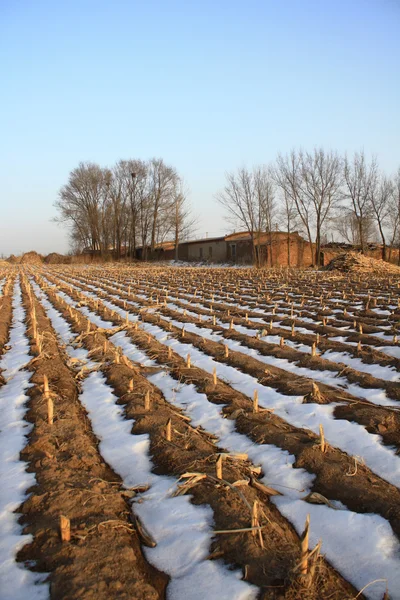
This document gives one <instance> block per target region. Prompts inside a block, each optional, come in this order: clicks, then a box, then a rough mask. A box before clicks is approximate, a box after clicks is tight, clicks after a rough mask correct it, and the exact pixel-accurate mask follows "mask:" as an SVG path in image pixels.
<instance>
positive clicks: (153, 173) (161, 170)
mask: <svg viewBox="0 0 400 600" xmlns="http://www.w3.org/2000/svg"><path fill="white" fill-rule="evenodd" d="M148 173H149V175H148V185H149V191H148V199H149V208H150V211H151V221H152V223H151V240H150V249H151V252H154V248H155V244H156V238H157V235H156V234H157V229H158V227H159V225H160V221H161V222H162V221H164V219H165V217H166V216H167V214H168V213H167V211H168V207H169V206H170V203H171V200H172V198H173V196H174V193H175V188H176V184H177V180H178V174H177V172H176V170H175V169H174V168H173V167H170V166H168V165H166V164H165V163H164V161H163V160H162V159H161V158H157V159H156V158H153V159H152V160H150V161H149V164H148Z"/></svg>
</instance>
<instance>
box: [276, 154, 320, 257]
mask: <svg viewBox="0 0 400 600" xmlns="http://www.w3.org/2000/svg"><path fill="white" fill-rule="evenodd" d="M274 177H275V181H276V183H277V185H278V186H279V188H280V189H281V190H282V193H283V197H284V198H285V202H289V203H292V204H293V205H294V206H295V207H296V211H297V214H298V217H299V219H300V222H301V224H302V226H303V228H304V232H305V234H306V236H307V238H308V243H309V245H310V253H311V261H312V266H314V265H315V256H314V252H313V241H312V209H313V206H312V202H311V200H310V197H309V196H307V195H306V194H304V191H303V186H302V165H301V156H300V153H299V152H297V151H295V150H292V151H291V152H290V154H288V155H286V156H282V155H281V154H278V158H277V160H276V168H275V170H274Z"/></svg>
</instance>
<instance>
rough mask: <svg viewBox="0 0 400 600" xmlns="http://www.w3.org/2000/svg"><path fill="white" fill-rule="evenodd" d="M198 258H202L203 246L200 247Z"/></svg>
mask: <svg viewBox="0 0 400 600" xmlns="http://www.w3.org/2000/svg"><path fill="white" fill-rule="evenodd" d="M200 258H203V248H201V247H200Z"/></svg>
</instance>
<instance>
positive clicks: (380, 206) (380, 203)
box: [370, 176, 395, 260]
mask: <svg viewBox="0 0 400 600" xmlns="http://www.w3.org/2000/svg"><path fill="white" fill-rule="evenodd" d="M394 190H395V188H394V184H393V181H391V180H390V179H388V178H387V177H386V176H382V177H381V178H380V181H379V183H378V185H376V186H373V187H372V188H371V192H370V203H371V212H372V215H373V218H374V219H375V221H376V224H377V226H378V229H379V234H380V236H381V240H382V258H383V260H386V259H387V248H386V233H385V228H386V226H387V225H388V224H389V215H390V208H391V201H392V198H393V194H394Z"/></svg>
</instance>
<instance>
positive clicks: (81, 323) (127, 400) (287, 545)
mask: <svg viewBox="0 0 400 600" xmlns="http://www.w3.org/2000/svg"><path fill="white" fill-rule="evenodd" d="M49 297H50V299H51V301H52V302H53V303H54V305H55V306H56V307H57V308H58V310H60V311H61V312H62V313H63V316H64V318H66V319H67V320H68V321H69V322H70V323H71V324H72V327H73V329H74V330H75V331H76V332H77V333H80V334H81V336H80V339H81V341H82V343H83V344H84V346H85V347H86V348H87V349H89V350H91V352H92V356H93V358H94V359H95V360H98V361H101V362H102V365H103V366H102V370H103V373H104V374H105V376H106V378H107V381H108V383H109V384H110V385H112V387H113V389H114V391H115V393H116V394H117V395H118V396H119V398H120V402H121V403H122V404H123V405H124V406H125V410H126V415H127V417H128V418H133V419H134V420H135V425H134V428H133V433H148V434H149V435H150V441H151V455H152V458H153V461H154V464H155V471H156V472H157V473H169V474H174V475H180V474H182V473H184V472H185V471H188V470H190V471H196V472H201V473H205V474H207V476H208V477H207V479H206V480H205V481H201V482H200V483H199V484H198V485H197V486H195V487H194V488H192V489H191V490H190V494H192V496H193V502H195V503H207V504H209V505H210V506H211V507H212V509H213V511H214V520H215V527H216V529H218V530H219V529H235V528H241V527H248V526H249V522H250V520H251V519H250V517H251V515H250V511H249V510H248V508H247V506H250V507H251V506H252V505H253V503H254V500H255V499H257V500H258V502H259V503H260V506H261V509H262V511H261V514H262V516H261V520H262V523H263V525H264V524H265V530H263V539H264V546H265V547H264V549H261V548H260V546H259V544H258V542H257V539H254V538H253V537H252V536H251V535H250V534H248V533H246V534H244V533H241V534H235V535H233V534H232V535H229V536H227V535H221V536H219V537H218V539H217V541H216V542H215V544H214V545H213V547H212V548H211V549H210V552H211V557H215V558H217V557H223V558H224V559H225V560H226V561H227V562H228V563H230V564H232V563H233V564H236V565H240V566H241V567H242V569H243V571H244V573H245V577H246V579H247V580H249V581H251V582H253V583H255V584H257V585H259V586H260V587H261V588H262V589H263V590H264V594H263V597H265V598H268V599H274V598H276V599H277V598H287V599H289V598H293V599H294V598H298V599H300V598H307V599H308V598H310V599H311V598H315V600H316V599H317V598H321V597H328V596H330V595H332V598H335V599H337V600H339V599H340V600H343V598H347V597H351V595H352V594H353V591H350V590H351V588H350V587H349V586H348V584H346V583H345V582H344V581H343V580H342V579H341V578H340V577H339V576H338V574H337V573H335V571H334V570H333V569H332V568H331V567H329V566H328V565H327V564H326V563H325V562H324V561H322V560H320V561H319V566H318V576H317V577H316V579H315V581H314V583H313V586H312V587H311V588H308V589H304V588H303V586H302V585H301V583H300V582H299V580H298V578H294V577H293V575H291V574H292V569H293V566H294V565H295V564H296V563H297V561H298V560H299V539H298V536H297V534H296V533H295V532H294V530H293V528H292V527H291V526H290V525H289V523H288V522H287V521H286V520H285V519H283V517H282V516H281V515H280V513H279V512H278V511H277V510H276V509H275V507H274V506H273V505H271V504H270V503H269V502H268V496H267V497H266V496H265V494H264V493H262V492H260V491H258V490H257V489H256V488H254V487H253V486H251V485H244V486H243V487H240V494H239V492H238V491H237V490H235V489H232V488H231V487H229V486H228V485H226V484H224V485H221V483H219V482H215V480H213V479H210V477H215V462H216V458H217V457H218V454H219V453H220V452H221V450H223V449H219V448H217V447H216V446H215V444H214V442H213V440H212V439H210V436H208V435H206V434H205V433H204V432H203V431H202V430H200V429H196V430H193V428H192V427H190V426H189V425H188V423H187V421H186V420H185V419H184V418H182V416H181V414H180V413H179V411H177V409H175V408H172V407H171V406H170V405H169V404H168V403H167V402H165V400H164V398H163V397H162V395H161V394H160V392H159V391H158V390H157V388H154V386H152V385H151V384H150V383H149V381H148V380H147V379H146V378H145V377H144V376H143V375H142V374H141V372H140V369H138V368H137V367H132V366H130V365H129V361H128V363H127V364H122V362H121V361H122V359H121V358H119V359H118V361H119V363H116V362H115V360H116V355H117V352H116V349H115V348H113V346H112V344H111V343H110V342H109V343H108V349H107V351H106V354H104V352H103V351H104V341H105V340H106V338H105V336H104V333H105V332H102V333H99V332H97V328H96V327H94V326H93V324H92V325H91V333H89V334H87V333H86V331H87V320H86V319H85V318H84V317H83V316H82V314H81V313H79V312H77V311H74V310H72V311H71V312H72V314H73V316H72V317H71V315H70V310H69V309H67V308H66V306H65V305H64V304H63V303H61V302H60V301H59V300H58V299H57V297H56V296H55V294H54V293H53V292H49ZM111 333H113V332H108V333H107V334H108V335H110V334H111ZM140 335H142V336H143V334H140ZM150 344H151V351H153V350H154V352H155V346H156V343H155V341H154V340H151V342H150ZM153 344H154V347H153ZM164 351H165V349H164ZM110 361H112V362H110ZM194 371H196V370H194ZM145 372H146V370H144V373H145ZM191 372H192V369H190V375H189V378H191ZM202 376H204V374H203V373H202ZM183 377H184V369H181V371H179V372H178V373H177V379H182V378H183ZM130 379H133V381H134V386H133V388H134V390H135V391H134V393H129V392H128V391H127V390H128V383H129V381H130ZM147 390H148V391H150V393H151V408H150V410H148V411H146V410H145V409H144V396H145V393H146V391H147ZM168 419H171V421H172V430H173V439H172V440H171V442H168V441H167V440H166V439H165V425H166V422H167V421H168ZM251 473H252V471H251V465H250V464H249V463H247V461H238V460H230V459H226V460H225V461H224V467H223V475H224V480H226V481H228V482H230V483H233V482H235V481H238V480H244V479H247V480H248V479H249V474H251ZM243 497H244V498H245V500H246V502H247V504H246V503H244V501H243Z"/></svg>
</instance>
